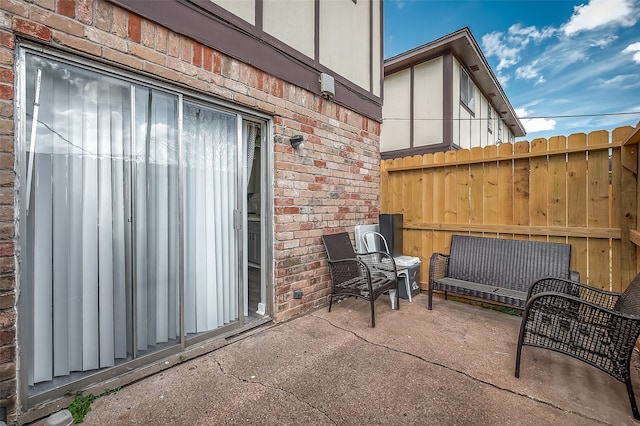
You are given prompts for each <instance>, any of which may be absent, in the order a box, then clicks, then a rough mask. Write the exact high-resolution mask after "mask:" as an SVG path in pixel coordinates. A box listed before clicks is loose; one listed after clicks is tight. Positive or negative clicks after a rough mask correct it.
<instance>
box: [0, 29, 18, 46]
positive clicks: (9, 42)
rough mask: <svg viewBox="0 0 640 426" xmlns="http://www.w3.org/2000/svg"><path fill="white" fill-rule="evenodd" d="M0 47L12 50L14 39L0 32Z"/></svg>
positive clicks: (14, 43) (9, 34)
mask: <svg viewBox="0 0 640 426" xmlns="http://www.w3.org/2000/svg"><path fill="white" fill-rule="evenodd" d="M0 46H4V47H8V48H9V49H13V48H14V47H15V46H16V38H15V37H14V35H13V34H11V33H6V32H4V31H0Z"/></svg>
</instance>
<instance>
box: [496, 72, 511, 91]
mask: <svg viewBox="0 0 640 426" xmlns="http://www.w3.org/2000/svg"><path fill="white" fill-rule="evenodd" d="M496 78H497V79H498V82H499V83H500V86H502V88H503V89H504V88H505V87H507V84H508V83H509V80H510V79H511V76H509V75H504V74H502V73H500V72H498V75H496Z"/></svg>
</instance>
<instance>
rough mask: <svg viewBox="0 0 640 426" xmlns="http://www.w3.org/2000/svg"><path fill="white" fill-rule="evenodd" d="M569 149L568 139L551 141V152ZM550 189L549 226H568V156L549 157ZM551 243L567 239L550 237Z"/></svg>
mask: <svg viewBox="0 0 640 426" xmlns="http://www.w3.org/2000/svg"><path fill="white" fill-rule="evenodd" d="M566 147H567V138H565V137H564V136H554V137H552V138H550V139H549V150H550V151H552V150H560V149H564V148H566ZM548 176H549V187H548V201H547V203H548V207H547V215H548V216H547V224H548V225H550V226H566V224H567V154H556V155H551V156H549V167H548ZM549 241H551V242H555V243H566V242H567V238H566V237H556V236H550V237H549Z"/></svg>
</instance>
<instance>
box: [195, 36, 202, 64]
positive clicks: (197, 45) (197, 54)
mask: <svg viewBox="0 0 640 426" xmlns="http://www.w3.org/2000/svg"><path fill="white" fill-rule="evenodd" d="M193 65H195V66H196V67H200V66H202V45H201V44H200V43H195V42H194V43H193Z"/></svg>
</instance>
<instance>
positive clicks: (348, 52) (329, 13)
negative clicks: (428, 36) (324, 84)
mask: <svg viewBox="0 0 640 426" xmlns="http://www.w3.org/2000/svg"><path fill="white" fill-rule="evenodd" d="M369 7H370V6H369V2H368V1H359V2H357V3H354V2H352V1H350V0H341V1H321V2H320V37H319V38H320V52H319V53H320V55H319V58H320V63H321V64H322V65H324V66H326V67H328V68H329V69H332V70H334V71H336V72H337V73H338V74H340V75H341V76H343V77H345V78H347V79H348V80H350V81H352V82H353V83H355V84H357V85H358V86H360V87H362V88H364V89H367V90H369V86H370V84H369V79H370V72H369V67H370V65H369V54H370V52H371V51H372V46H371V43H370V42H369V41H370V40H369V19H370V18H369ZM373 38H374V39H375V38H376V36H375V35H374V37H373Z"/></svg>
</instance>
